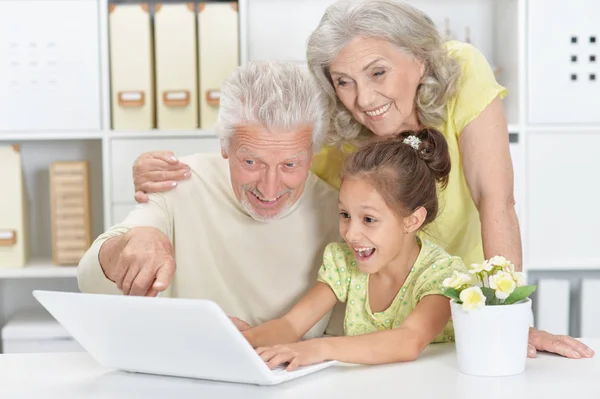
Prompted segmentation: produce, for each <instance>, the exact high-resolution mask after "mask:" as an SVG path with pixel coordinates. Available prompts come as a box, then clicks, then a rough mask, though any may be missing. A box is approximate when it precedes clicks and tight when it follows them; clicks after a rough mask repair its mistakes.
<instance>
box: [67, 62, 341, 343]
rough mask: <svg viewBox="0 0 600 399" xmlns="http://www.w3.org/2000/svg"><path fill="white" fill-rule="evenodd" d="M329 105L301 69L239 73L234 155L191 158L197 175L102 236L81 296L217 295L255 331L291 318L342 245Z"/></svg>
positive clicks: (229, 116) (225, 107) (228, 143)
mask: <svg viewBox="0 0 600 399" xmlns="http://www.w3.org/2000/svg"><path fill="white" fill-rule="evenodd" d="M323 108H324V107H323V105H322V102H321V99H320V97H319V91H318V89H317V88H316V87H315V85H314V82H313V80H312V79H311V78H310V76H309V75H308V74H306V73H304V72H303V71H302V70H301V69H300V68H299V67H297V66H294V65H293V64H289V63H282V62H253V63H248V64H245V65H244V66H242V67H239V68H238V69H237V70H236V72H235V73H234V74H233V75H232V76H231V77H230V78H229V79H228V80H227V82H226V83H225V84H224V85H223V87H222V89H221V105H220V110H219V120H218V123H217V127H216V131H217V134H218V135H219V137H220V138H221V143H222V151H221V152H222V154H221V155H222V156H220V155H218V154H215V155H206V154H196V155H192V156H189V157H186V158H184V159H182V160H183V161H184V162H185V163H186V164H187V165H189V166H190V169H191V173H192V177H191V178H190V179H187V180H186V181H185V182H181V183H180V184H179V187H178V189H177V190H173V191H169V192H166V193H158V194H152V195H150V200H149V201H148V202H147V203H144V204H139V205H137V207H136V208H135V209H134V210H133V211H132V212H131V213H130V214H129V215H128V217H127V218H126V219H125V220H124V221H123V222H122V223H120V224H118V225H116V226H114V227H113V228H111V229H110V230H109V231H107V232H106V233H104V234H102V235H101V236H100V237H98V238H97V239H96V240H95V242H94V243H93V245H92V246H91V248H90V249H89V250H88V251H87V253H86V254H85V255H84V257H83V258H82V260H81V262H80V264H79V268H78V281H79V287H80V289H81V291H83V292H95V293H115V294H120V293H123V294H128V295H151V296H153V295H156V294H157V293H158V292H161V291H162V292H164V293H163V295H165V296H172V297H185V298H208V299H212V300H214V301H216V302H217V303H218V304H219V305H220V306H221V307H222V308H223V309H224V310H225V312H227V313H228V314H229V315H230V316H235V317H238V318H240V319H242V320H244V321H246V322H248V323H250V324H251V325H258V324H260V323H263V322H265V321H267V320H271V319H273V318H276V317H280V316H282V315H283V314H284V313H285V312H286V311H287V310H288V309H289V308H290V307H291V306H292V305H293V304H294V303H295V302H296V301H297V300H298V299H299V298H300V297H301V296H302V294H304V293H305V292H306V291H307V290H308V289H309V288H310V287H311V286H312V285H313V284H314V282H315V281H316V276H317V271H318V268H319V266H320V260H321V258H322V252H323V249H324V248H325V246H326V245H327V243H329V242H331V241H336V240H339V235H338V234H339V233H338V217H337V192H336V191H335V190H334V189H333V188H331V187H330V186H328V185H327V184H326V183H325V182H323V181H322V180H320V179H319V178H317V177H316V176H314V175H313V174H312V173H311V172H310V165H311V160H312V155H313V151H314V150H315V149H317V148H318V147H319V145H320V142H321V141H322V137H323V135H324V133H325V132H324V118H325V116H324V114H323ZM326 324H327V318H325V319H324V320H322V321H321V322H320V323H319V324H318V325H317V326H315V328H313V330H311V331H310V332H309V334H307V336H315V335H320V334H322V333H323V331H324V329H325V326H326Z"/></svg>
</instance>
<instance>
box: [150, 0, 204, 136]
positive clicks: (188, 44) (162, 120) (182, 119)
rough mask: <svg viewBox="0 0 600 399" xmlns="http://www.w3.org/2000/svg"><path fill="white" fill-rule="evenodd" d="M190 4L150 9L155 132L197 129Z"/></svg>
mask: <svg viewBox="0 0 600 399" xmlns="http://www.w3.org/2000/svg"><path fill="white" fill-rule="evenodd" d="M196 37H197V33H196V10H195V7H194V3H187V4H160V3H157V4H156V5H155V6H154V45H155V62H156V64H155V68H156V94H157V95H156V107H157V120H156V126H157V128H158V129H195V128H197V127H198V90H197V87H198V84H197V79H198V72H197V46H196Z"/></svg>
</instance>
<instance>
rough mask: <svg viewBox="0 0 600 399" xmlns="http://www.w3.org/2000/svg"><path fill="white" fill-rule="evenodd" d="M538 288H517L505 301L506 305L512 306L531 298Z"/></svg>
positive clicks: (530, 286) (532, 286) (528, 286)
mask: <svg viewBox="0 0 600 399" xmlns="http://www.w3.org/2000/svg"><path fill="white" fill-rule="evenodd" d="M536 288H537V286H536V285H524V286H522V287H517V288H515V290H514V291H513V292H512V294H510V295H509V297H508V298H506V300H505V301H504V304H505V305H510V304H513V303H515V302H519V301H522V300H523V299H525V298H527V297H529V295H531V294H532V293H533V291H535V289H536Z"/></svg>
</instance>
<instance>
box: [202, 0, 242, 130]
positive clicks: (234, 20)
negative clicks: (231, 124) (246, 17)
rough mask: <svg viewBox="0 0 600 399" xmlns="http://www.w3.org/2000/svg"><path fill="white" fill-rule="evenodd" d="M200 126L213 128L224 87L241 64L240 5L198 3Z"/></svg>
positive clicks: (235, 3)
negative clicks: (221, 89) (225, 82)
mask: <svg viewBox="0 0 600 399" xmlns="http://www.w3.org/2000/svg"><path fill="white" fill-rule="evenodd" d="M198 59H199V64H200V65H199V76H200V78H199V81H200V93H199V102H200V127H201V128H202V129H212V128H213V127H214V125H215V123H216V121H217V116H218V112H219V100H220V95H221V92H220V88H221V85H222V84H223V82H224V81H225V80H226V79H227V78H228V77H229V75H231V73H233V71H234V70H235V69H236V68H237V67H238V65H239V18H238V5H237V2H233V3H216V2H207V3H200V4H198Z"/></svg>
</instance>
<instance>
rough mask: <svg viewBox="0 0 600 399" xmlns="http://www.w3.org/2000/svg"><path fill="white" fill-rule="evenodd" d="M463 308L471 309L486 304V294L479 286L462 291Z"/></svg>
mask: <svg viewBox="0 0 600 399" xmlns="http://www.w3.org/2000/svg"><path fill="white" fill-rule="evenodd" d="M460 300H461V301H462V308H463V309H464V310H466V311H467V312H468V311H471V310H474V309H479V308H481V307H483V306H485V295H483V292H481V288H479V287H469V288H467V289H465V290H463V291H462V292H461V293H460Z"/></svg>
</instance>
